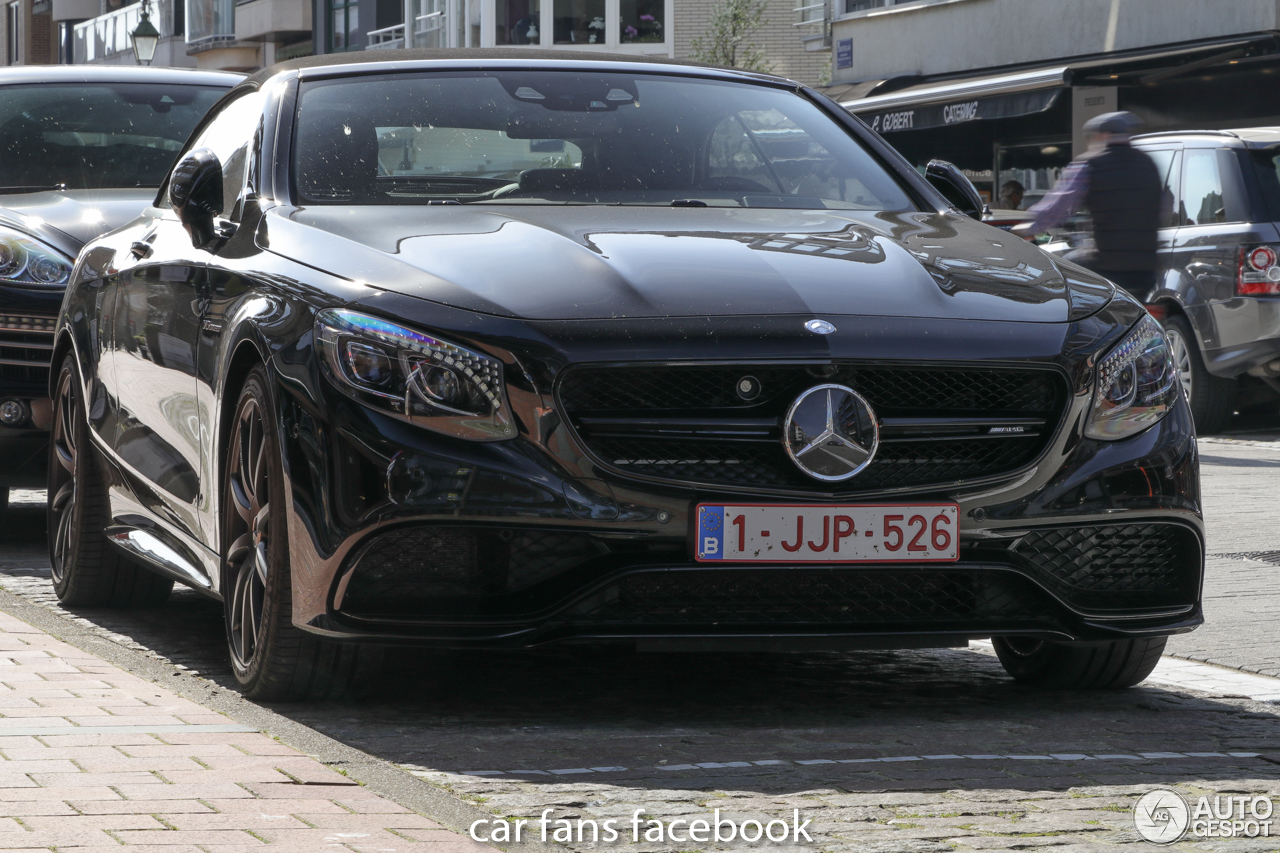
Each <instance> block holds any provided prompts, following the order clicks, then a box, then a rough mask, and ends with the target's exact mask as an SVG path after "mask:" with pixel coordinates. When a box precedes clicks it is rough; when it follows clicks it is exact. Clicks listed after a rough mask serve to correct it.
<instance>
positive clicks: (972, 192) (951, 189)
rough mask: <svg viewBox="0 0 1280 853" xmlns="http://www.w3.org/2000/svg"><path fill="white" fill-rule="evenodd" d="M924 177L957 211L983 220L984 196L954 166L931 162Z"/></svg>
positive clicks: (935, 161)
mask: <svg viewBox="0 0 1280 853" xmlns="http://www.w3.org/2000/svg"><path fill="white" fill-rule="evenodd" d="M924 176H925V179H926V180H928V182H929V183H930V184H932V185H933V188H934V189H935V190H937V191H938V192H940V193H942V196H943V198H945V199H946V200H947V201H949V202H951V204H952V205H953V206H954V207H955V208H956V210H958V211H960V212H961V213H963V214H964V215H965V216H972V217H973V218H974V219H981V218H982V208H983V207H984V205H983V203H982V196H980V195H978V190H977V189H975V188H974V186H973V183H972V182H971V181H970V180H969V179H968V178H966V177H965V176H964V172H961V171H960V170H959V169H957V168H956V167H955V165H954V164H952V163H948V162H947V161H946V160H930V161H929V165H928V166H925V167H924Z"/></svg>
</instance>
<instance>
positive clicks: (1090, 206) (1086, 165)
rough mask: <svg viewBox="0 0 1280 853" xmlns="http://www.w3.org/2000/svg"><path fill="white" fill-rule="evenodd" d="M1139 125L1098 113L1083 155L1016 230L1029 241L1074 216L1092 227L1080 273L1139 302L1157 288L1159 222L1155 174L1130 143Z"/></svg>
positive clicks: (1129, 117) (1131, 118)
mask: <svg viewBox="0 0 1280 853" xmlns="http://www.w3.org/2000/svg"><path fill="white" fill-rule="evenodd" d="M1141 124H1142V122H1141V120H1140V119H1139V118H1138V117H1137V116H1135V115H1134V114H1133V113H1130V112H1115V113H1104V114H1103V115H1100V116H1097V117H1095V118H1092V119H1090V120H1089V121H1088V122H1086V123H1085V126H1084V129H1085V132H1086V133H1087V134H1088V135H1089V150H1088V151H1086V152H1085V153H1084V155H1083V156H1081V157H1080V158H1079V159H1078V160H1075V161H1073V162H1072V163H1071V165H1069V166H1067V168H1066V170H1065V171H1064V172H1063V173H1062V178H1061V179H1060V180H1059V181H1058V183H1057V184H1056V185H1055V186H1054V188H1053V189H1052V190H1050V192H1049V193H1048V194H1047V195H1046V196H1045V197H1044V198H1043V199H1042V200H1041V201H1040V202H1039V203H1037V204H1036V205H1035V206H1033V207H1032V208H1031V210H1030V212H1031V213H1032V214H1034V217H1033V219H1032V220H1031V221H1030V222H1024V223H1022V224H1020V225H1017V226H1015V227H1014V229H1013V232H1014V233H1015V234H1017V235H1018V236H1020V237H1025V238H1027V239H1031V238H1033V237H1034V236H1035V235H1037V234H1043V233H1044V232H1046V231H1048V230H1049V229H1051V228H1057V227H1058V226H1060V225H1062V224H1063V223H1064V222H1066V220H1067V218H1068V217H1070V216H1071V215H1073V214H1075V213H1077V212H1078V211H1080V210H1087V211H1088V212H1089V215H1090V217H1091V219H1092V220H1093V249H1092V251H1091V252H1089V253H1088V254H1087V255H1086V256H1085V257H1083V258H1082V259H1080V261H1081V263H1083V264H1084V266H1087V267H1089V268H1090V269H1092V270H1093V271H1094V272H1096V273H1098V274H1099V275H1101V276H1103V277H1105V278H1107V279H1110V280H1111V281H1112V282H1114V283H1115V284H1117V285H1119V286H1120V287H1123V288H1124V289H1125V290H1127V291H1129V293H1130V294H1132V295H1133V296H1134V297H1135V298H1137V299H1138V300H1143V299H1144V298H1145V297H1146V296H1147V294H1148V293H1150V292H1151V289H1152V288H1153V287H1155V283H1156V230H1157V229H1158V227H1159V223H1160V212H1161V211H1160V209H1161V203H1162V200H1163V199H1162V187H1161V180H1160V172H1159V170H1158V169H1157V168H1156V164H1155V163H1154V162H1152V160H1151V158H1150V157H1148V156H1147V155H1146V154H1144V153H1143V152H1141V151H1139V150H1138V149H1136V148H1134V147H1133V146H1132V145H1130V144H1129V138H1130V137H1131V136H1132V134H1133V131H1134V130H1136V129H1137V128H1138V127H1139V126H1140V125H1141Z"/></svg>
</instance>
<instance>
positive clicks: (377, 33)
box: [365, 24, 404, 50]
mask: <svg viewBox="0 0 1280 853" xmlns="http://www.w3.org/2000/svg"><path fill="white" fill-rule="evenodd" d="M365 35H366V36H368V37H369V50H392V49H393V48H397V47H404V24H396V25H395V26H391V27H383V28H382V29H380V30H369V32H367V33H365Z"/></svg>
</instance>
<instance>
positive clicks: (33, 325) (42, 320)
mask: <svg viewBox="0 0 1280 853" xmlns="http://www.w3.org/2000/svg"><path fill="white" fill-rule="evenodd" d="M57 322H58V319H57V317H53V316H44V315H35V314H0V379H6V380H9V381H11V382H22V383H41V384H44V383H47V382H48V379H49V359H50V358H52V356H53V334H54V330H55V329H56V328H57Z"/></svg>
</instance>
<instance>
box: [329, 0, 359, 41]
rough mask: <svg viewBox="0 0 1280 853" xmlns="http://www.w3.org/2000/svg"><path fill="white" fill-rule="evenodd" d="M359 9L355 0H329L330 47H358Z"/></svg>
mask: <svg viewBox="0 0 1280 853" xmlns="http://www.w3.org/2000/svg"><path fill="white" fill-rule="evenodd" d="M359 13H360V10H359V8H358V6H357V0H329V17H330V21H331V27H332V28H331V30H330V34H329V37H330V45H329V46H330V47H331V48H332V49H333V50H335V51H338V50H354V49H357V48H359V47H360V44H359V35H358V31H359V29H360V19H359Z"/></svg>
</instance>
